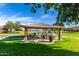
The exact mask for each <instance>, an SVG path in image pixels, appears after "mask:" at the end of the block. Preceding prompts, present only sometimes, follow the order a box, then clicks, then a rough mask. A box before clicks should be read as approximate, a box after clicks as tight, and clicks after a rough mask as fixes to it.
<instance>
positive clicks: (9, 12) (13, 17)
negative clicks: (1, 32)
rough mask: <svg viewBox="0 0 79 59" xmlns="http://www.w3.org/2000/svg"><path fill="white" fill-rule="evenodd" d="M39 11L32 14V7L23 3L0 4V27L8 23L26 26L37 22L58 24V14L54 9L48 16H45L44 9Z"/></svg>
mask: <svg viewBox="0 0 79 59" xmlns="http://www.w3.org/2000/svg"><path fill="white" fill-rule="evenodd" d="M37 10H38V12H37V13H32V12H31V8H30V6H26V5H24V4H22V3H17V4H14V3H13V4H11V3H9V4H4V3H2V4H1V3H0V26H2V25H5V23H6V22H7V21H13V22H16V21H19V22H20V23H21V24H24V25H26V24H30V23H36V22H38V23H39V22H41V23H46V24H53V23H55V22H56V16H57V12H56V11H55V10H54V9H52V8H51V9H50V10H49V12H48V14H44V11H43V10H42V9H37Z"/></svg>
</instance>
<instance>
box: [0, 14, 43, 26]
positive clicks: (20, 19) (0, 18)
mask: <svg viewBox="0 0 79 59" xmlns="http://www.w3.org/2000/svg"><path fill="white" fill-rule="evenodd" d="M18 15H20V14H15V15H12V16H6V15H2V16H0V26H3V25H5V23H6V22H7V21H13V22H16V21H18V22H21V23H22V24H23V23H34V22H41V20H40V19H36V20H35V19H33V18H32V17H23V16H20V17H19V16H18ZM17 16H18V17H17Z"/></svg>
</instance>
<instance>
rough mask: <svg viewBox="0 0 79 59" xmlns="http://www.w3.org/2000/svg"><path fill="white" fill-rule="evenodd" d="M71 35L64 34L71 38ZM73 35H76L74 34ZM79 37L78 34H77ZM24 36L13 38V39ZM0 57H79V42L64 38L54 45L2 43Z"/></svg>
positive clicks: (16, 42) (19, 41) (10, 41)
mask: <svg viewBox="0 0 79 59" xmlns="http://www.w3.org/2000/svg"><path fill="white" fill-rule="evenodd" d="M70 34H71V33H69V34H68V33H64V35H66V36H69V35H70ZM72 35H76V34H74V33H72ZM77 35H78V33H77ZM16 37H17V38H19V37H20V38H21V37H23V36H19V35H18V36H13V37H12V38H16ZM0 55H3V56H79V40H76V39H74V38H73V39H71V38H64V39H63V40H62V41H56V42H55V43H54V44H41V43H39V42H31V43H24V41H23V40H15V39H14V40H10V39H9V40H4V41H0Z"/></svg>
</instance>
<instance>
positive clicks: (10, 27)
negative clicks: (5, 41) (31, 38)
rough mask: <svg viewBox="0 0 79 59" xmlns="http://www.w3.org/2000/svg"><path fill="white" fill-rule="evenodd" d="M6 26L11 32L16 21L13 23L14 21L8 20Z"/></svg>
mask: <svg viewBox="0 0 79 59" xmlns="http://www.w3.org/2000/svg"><path fill="white" fill-rule="evenodd" d="M5 27H6V28H8V30H9V31H10V32H12V31H13V29H14V28H15V25H14V23H13V22H12V21H8V22H7V23H6V24H5Z"/></svg>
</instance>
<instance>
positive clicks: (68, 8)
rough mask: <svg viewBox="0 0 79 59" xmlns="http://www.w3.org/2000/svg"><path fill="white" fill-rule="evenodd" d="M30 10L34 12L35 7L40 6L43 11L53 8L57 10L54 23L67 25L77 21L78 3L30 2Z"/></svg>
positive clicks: (78, 21) (78, 19) (78, 13)
mask: <svg viewBox="0 0 79 59" xmlns="http://www.w3.org/2000/svg"><path fill="white" fill-rule="evenodd" d="M25 5H30V7H31V12H34V13H36V12H37V8H42V9H43V10H44V12H45V13H48V10H49V9H50V8H54V9H55V10H56V11H57V12H58V15H57V20H56V23H58V24H62V23H63V24H64V23H66V24H67V25H70V24H78V23H79V4H78V3H43V4H40V3H37V4H36V3H31V4H25Z"/></svg>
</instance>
